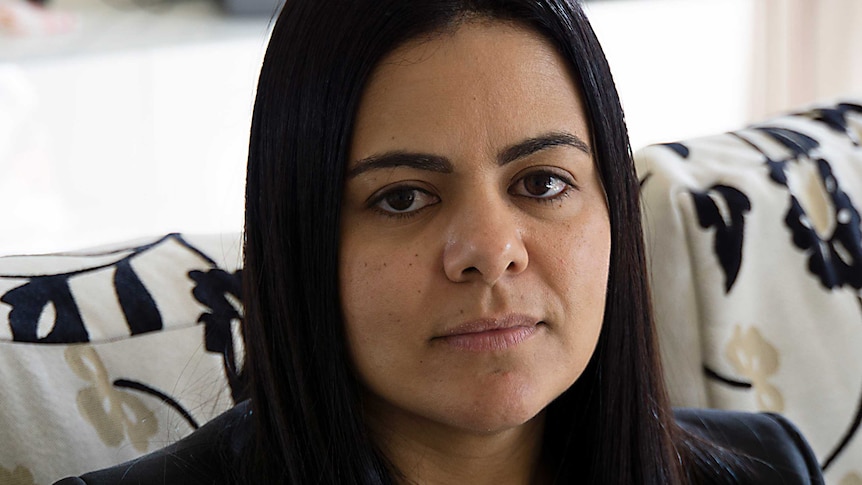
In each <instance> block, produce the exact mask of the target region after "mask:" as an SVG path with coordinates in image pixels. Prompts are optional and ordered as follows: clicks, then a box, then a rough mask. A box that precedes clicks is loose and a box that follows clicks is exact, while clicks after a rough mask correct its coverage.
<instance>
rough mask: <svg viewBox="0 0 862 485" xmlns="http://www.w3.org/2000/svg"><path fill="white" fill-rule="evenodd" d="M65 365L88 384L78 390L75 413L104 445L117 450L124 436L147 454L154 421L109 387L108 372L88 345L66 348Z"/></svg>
mask: <svg viewBox="0 0 862 485" xmlns="http://www.w3.org/2000/svg"><path fill="white" fill-rule="evenodd" d="M66 362H68V363H69V367H70V368H71V369H72V371H73V372H75V374H77V375H78V377H80V378H81V379H83V380H85V381H87V382H89V383H90V384H92V385H91V386H90V387H86V388H84V389H81V390H80V391H78V412H79V413H81V415H82V416H84V418H86V419H87V421H89V423H90V424H91V425H92V426H93V428H95V429H96V432H97V433H98V434H99V438H101V439H102V441H103V442H104V443H105V444H107V445H108V446H113V447H117V446H120V443H122V442H123V439H124V438H125V436H126V434H127V433H128V435H129V440H130V441H131V443H132V445H133V446H134V447H135V449H136V450H138V451H139V452H141V453H143V452H145V451H147V447H148V446H149V439H150V438H152V437H153V436H155V435H156V432H157V431H158V421H156V416H155V415H154V414H153V412H152V411H150V410H149V409H147V407H146V406H145V405H144V403H143V402H142V401H141V400H140V399H138V397H137V396H134V395H132V394H129V393H128V392H125V391H123V390H120V389H116V388H115V387H113V386H112V385H111V382H110V380H109V379H108V371H107V369H105V364H104V363H103V362H102V359H101V357H99V354H97V353H96V350H95V349H94V348H93V347H91V346H89V345H72V346H69V347H68V348H67V349H66Z"/></svg>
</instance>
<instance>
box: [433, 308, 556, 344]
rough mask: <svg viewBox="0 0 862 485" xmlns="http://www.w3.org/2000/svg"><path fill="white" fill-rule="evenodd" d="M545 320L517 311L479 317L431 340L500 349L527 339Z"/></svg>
mask: <svg viewBox="0 0 862 485" xmlns="http://www.w3.org/2000/svg"><path fill="white" fill-rule="evenodd" d="M544 323H545V322H542V321H537V320H536V319H533V318H531V317H528V316H526V315H519V314H511V315H506V316H503V317H500V318H487V319H479V320H473V321H469V322H465V323H463V324H460V325H458V326H456V327H453V328H451V329H449V330H447V331H446V332H444V333H443V335H440V336H438V337H435V338H433V339H432V341H435V340H436V341H440V342H441V343H444V344H446V345H448V346H451V347H453V348H455V349H459V350H466V351H472V352H486V351H502V350H506V349H509V348H512V347H515V346H517V345H518V344H520V343H521V342H524V341H525V340H527V339H529V338H530V337H532V336H533V335H535V334H536V332H537V331H538V330H539V328H540V327H541V326H544Z"/></svg>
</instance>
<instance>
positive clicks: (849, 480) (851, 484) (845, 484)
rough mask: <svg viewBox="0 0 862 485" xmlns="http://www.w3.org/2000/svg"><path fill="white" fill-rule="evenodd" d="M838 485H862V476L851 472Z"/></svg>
mask: <svg viewBox="0 0 862 485" xmlns="http://www.w3.org/2000/svg"><path fill="white" fill-rule="evenodd" d="M838 485H862V476H860V475H859V474H858V473H856V472H850V473H848V474H847V475H844V478H842V479H841V481H840V482H838Z"/></svg>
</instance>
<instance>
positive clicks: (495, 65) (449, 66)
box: [351, 19, 590, 160]
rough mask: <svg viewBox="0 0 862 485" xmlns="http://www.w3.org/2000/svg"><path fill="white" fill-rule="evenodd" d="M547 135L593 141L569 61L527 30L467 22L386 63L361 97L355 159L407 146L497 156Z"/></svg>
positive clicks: (396, 53) (420, 41)
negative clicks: (499, 150)
mask: <svg viewBox="0 0 862 485" xmlns="http://www.w3.org/2000/svg"><path fill="white" fill-rule="evenodd" d="M548 131H565V132H571V133H573V134H575V135H577V136H579V137H580V138H581V139H583V140H589V139H590V137H589V133H588V127H587V122H586V119H585V116H584V111H583V106H582V101H581V92H580V88H579V86H578V84H577V82H576V80H575V78H574V76H572V74H571V72H570V69H569V67H568V64H567V62H566V61H565V59H564V58H563V57H562V56H561V55H560V54H559V52H558V51H557V50H556V49H555V47H554V46H553V45H552V43H551V42H550V41H549V40H547V39H546V38H545V37H543V36H541V35H539V34H538V33H536V32H535V31H533V30H531V29H529V28H527V27H525V26H522V25H519V24H515V23H509V22H502V21H494V20H486V19H482V20H469V21H465V22H464V23H462V24H460V25H458V26H457V27H456V28H454V29H453V30H451V31H447V32H445V33H440V34H436V35H433V36H431V37H426V38H421V39H415V40H412V41H410V42H408V43H406V44H404V45H402V46H401V47H399V48H398V49H396V50H395V51H393V52H392V53H390V54H389V55H387V56H386V57H384V58H383V59H382V60H381V62H380V63H379V64H378V66H377V67H376V69H375V71H374V72H373V74H372V76H371V77H370V79H369V81H368V83H367V85H366V88H365V92H364V93H363V96H362V101H361V104H360V108H359V111H358V113H357V119H356V123H355V130H354V135H353V146H352V150H351V159H352V160H356V159H359V158H363V157H366V156H370V155H373V154H374V153H372V152H378V151H381V150H397V149H404V148H410V149H419V150H428V151H431V152H439V151H440V150H448V151H451V150H453V149H457V148H459V147H460V148H462V149H465V148H472V149H477V148H478V147H479V145H481V144H485V145H487V148H489V149H493V148H494V147H498V146H500V145H503V144H506V143H511V142H516V141H519V140H520V139H523V138H525V137H529V136H536V135H537V134H540V133H544V132H548Z"/></svg>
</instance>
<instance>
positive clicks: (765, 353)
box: [724, 325, 784, 413]
mask: <svg viewBox="0 0 862 485" xmlns="http://www.w3.org/2000/svg"><path fill="white" fill-rule="evenodd" d="M724 356H725V358H726V359H727V360H728V361H729V362H730V364H731V365H732V366H733V369H734V370H735V371H736V373H737V374H739V375H742V376H745V377H747V378H748V380H750V381H751V384H752V387H753V389H754V395H755V399H757V407H758V409H759V410H760V411H772V412H777V413H780V412H782V411H784V397H783V396H782V395H781V391H779V390H778V388H777V387H775V386H774V385H772V384H770V383H769V382H768V379H769V376H771V375H773V374H775V373H776V372H777V371H778V365H779V363H778V361H779V353H778V350H777V349H776V348H775V347H774V346H773V345H772V344H770V343H769V342H768V341H767V340H766V339H765V338H763V335H761V334H760V331H758V330H757V328H755V327H749V328H748V329H746V330H744V331H743V330H742V328H741V327H740V326H739V325H737V326H736V327H735V328H734V329H733V336H732V337H731V338H730V341H729V342H728V343H727V347H725V349H724Z"/></svg>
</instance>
